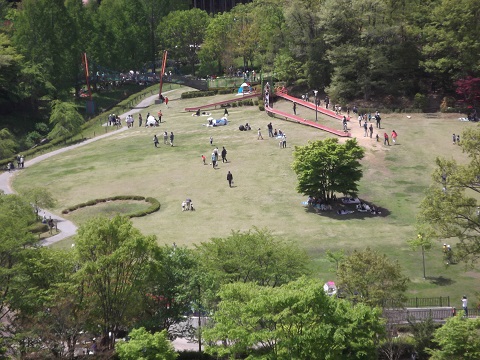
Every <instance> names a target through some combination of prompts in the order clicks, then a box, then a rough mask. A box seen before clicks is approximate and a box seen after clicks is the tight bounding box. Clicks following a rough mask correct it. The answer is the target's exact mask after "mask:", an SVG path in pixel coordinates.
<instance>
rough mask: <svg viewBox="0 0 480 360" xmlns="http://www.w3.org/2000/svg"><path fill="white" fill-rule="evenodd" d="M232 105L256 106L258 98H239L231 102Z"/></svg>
mask: <svg viewBox="0 0 480 360" xmlns="http://www.w3.org/2000/svg"><path fill="white" fill-rule="evenodd" d="M231 105H232V107H238V106H254V105H255V106H257V105H258V100H253V99H245V100H240V101H237V102H234V103H232V104H231Z"/></svg>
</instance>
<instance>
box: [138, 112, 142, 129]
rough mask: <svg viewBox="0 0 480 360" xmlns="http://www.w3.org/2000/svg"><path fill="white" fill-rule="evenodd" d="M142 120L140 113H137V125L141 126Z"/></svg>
mask: <svg viewBox="0 0 480 360" xmlns="http://www.w3.org/2000/svg"><path fill="white" fill-rule="evenodd" d="M142 122H143V119H142V114H138V127H142Z"/></svg>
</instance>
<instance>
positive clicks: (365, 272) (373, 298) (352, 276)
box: [337, 248, 408, 306]
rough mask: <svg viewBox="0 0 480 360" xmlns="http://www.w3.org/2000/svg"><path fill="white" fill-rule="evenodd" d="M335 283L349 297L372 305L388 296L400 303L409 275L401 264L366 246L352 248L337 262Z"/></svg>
mask: <svg viewBox="0 0 480 360" xmlns="http://www.w3.org/2000/svg"><path fill="white" fill-rule="evenodd" d="M337 277H338V283H337V286H338V288H339V289H341V290H342V292H343V293H345V294H346V295H347V296H348V297H351V298H353V299H355V300H356V301H359V302H363V303H366V304H369V305H372V306H381V305H382V304H383V302H384V301H385V300H387V299H395V300H397V301H398V302H399V304H402V301H403V300H404V299H405V291H406V290H407V283H408V278H406V277H405V276H403V274H402V269H401V267H400V264H399V263H398V262H397V261H395V262H394V261H392V260H390V259H389V258H388V257H387V256H386V255H382V254H379V253H378V252H377V251H375V250H372V249H370V248H367V249H366V250H363V251H354V252H353V254H351V255H350V256H348V257H346V258H345V259H344V260H343V261H341V262H340V265H339V267H338V271H337Z"/></svg>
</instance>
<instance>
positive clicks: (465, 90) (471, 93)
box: [455, 76, 480, 109]
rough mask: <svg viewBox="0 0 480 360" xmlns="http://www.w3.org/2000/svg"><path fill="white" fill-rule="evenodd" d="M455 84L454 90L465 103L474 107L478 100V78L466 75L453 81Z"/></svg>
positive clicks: (479, 93) (479, 84)
mask: <svg viewBox="0 0 480 360" xmlns="http://www.w3.org/2000/svg"><path fill="white" fill-rule="evenodd" d="M455 86H456V87H457V88H456V90H455V92H456V93H457V94H458V95H460V96H461V97H462V100H463V101H464V102H465V104H467V105H470V106H472V107H473V108H474V109H476V108H477V104H478V103H479V102H480V78H478V77H477V78H473V77H471V76H468V77H466V78H465V79H460V80H457V81H455Z"/></svg>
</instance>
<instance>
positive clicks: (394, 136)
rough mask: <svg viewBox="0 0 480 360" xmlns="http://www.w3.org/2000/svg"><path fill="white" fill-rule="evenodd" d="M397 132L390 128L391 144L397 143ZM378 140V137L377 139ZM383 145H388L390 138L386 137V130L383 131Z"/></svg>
mask: <svg viewBox="0 0 480 360" xmlns="http://www.w3.org/2000/svg"><path fill="white" fill-rule="evenodd" d="M397 136H398V134H397V132H396V131H395V130H392V142H393V145H395V144H396V143H397ZM377 137H378V134H377ZM377 141H378V139H377ZM383 145H388V146H390V139H389V137H388V134H387V133H386V132H384V133H383Z"/></svg>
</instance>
